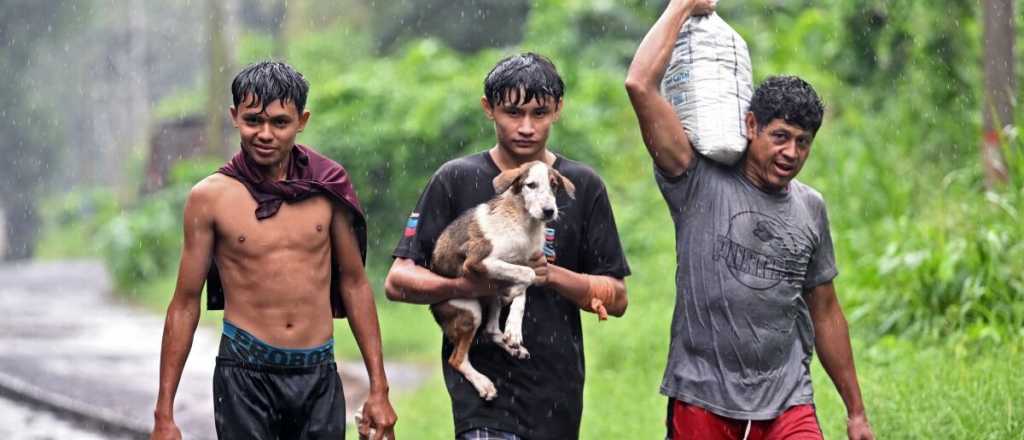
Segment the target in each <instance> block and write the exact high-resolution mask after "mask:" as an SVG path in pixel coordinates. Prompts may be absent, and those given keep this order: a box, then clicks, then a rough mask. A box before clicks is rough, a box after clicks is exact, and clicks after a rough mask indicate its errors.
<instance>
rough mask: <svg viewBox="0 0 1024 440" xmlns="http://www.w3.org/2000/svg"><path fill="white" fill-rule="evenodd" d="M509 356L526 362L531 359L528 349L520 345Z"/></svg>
mask: <svg viewBox="0 0 1024 440" xmlns="http://www.w3.org/2000/svg"><path fill="white" fill-rule="evenodd" d="M509 354H511V355H512V357H514V358H516V359H520V360H526V359H529V358H530V352H529V351H526V347H523V346H522V345H520V346H519V347H518V348H514V349H512V351H511V352H510V353H509Z"/></svg>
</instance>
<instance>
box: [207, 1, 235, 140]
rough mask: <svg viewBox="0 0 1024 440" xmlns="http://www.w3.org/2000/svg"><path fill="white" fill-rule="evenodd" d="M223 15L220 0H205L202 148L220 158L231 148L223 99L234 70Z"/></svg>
mask: <svg viewBox="0 0 1024 440" xmlns="http://www.w3.org/2000/svg"><path fill="white" fill-rule="evenodd" d="M226 15H227V14H225V11H224V4H223V3H222V2H221V1H220V0H206V34H207V37H208V41H207V50H206V52H207V62H208V65H207V78H206V79H207V83H206V85H207V89H206V147H207V151H209V153H210V154H211V155H213V156H222V157H228V156H229V155H230V154H231V153H232V152H234V150H235V146H233V145H232V146H229V145H227V141H226V139H225V136H224V122H225V118H226V117H227V116H226V114H227V105H225V103H227V102H230V101H229V100H228V99H226V97H227V96H229V94H230V87H231V85H230V84H229V81H230V80H229V75H231V74H232V73H234V72H233V71H234V68H233V66H232V62H231V59H230V55H229V52H228V43H227V35H226V32H225V25H226V24H227V19H226Z"/></svg>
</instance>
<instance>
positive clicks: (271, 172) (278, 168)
mask: <svg viewBox="0 0 1024 440" xmlns="http://www.w3.org/2000/svg"><path fill="white" fill-rule="evenodd" d="M291 160H292V156H291V155H290V154H289V155H287V156H285V158H284V160H282V161H281V162H279V163H276V164H273V165H269V166H260V165H257V166H256V170H257V171H258V172H259V173H260V176H263V178H264V179H265V180H267V181H270V182H278V181H281V180H285V179H287V178H288V165H289V164H291Z"/></svg>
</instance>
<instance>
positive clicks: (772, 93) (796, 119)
mask: <svg viewBox="0 0 1024 440" xmlns="http://www.w3.org/2000/svg"><path fill="white" fill-rule="evenodd" d="M750 111H751V112H753V113H754V119H755V120H757V126H758V127H759V128H758V129H759V130H760V129H762V128H764V127H765V126H767V125H768V124H770V123H771V122H772V121H774V120H775V119H782V120H783V121H786V123H787V124H791V125H795V126H797V127H800V128H802V129H804V130H807V131H809V132H811V134H812V135H814V134H817V133H818V128H820V127H821V120H822V117H823V116H824V113H825V105H824V104H822V102H821V98H819V97H818V94H817V93H816V92H815V91H814V88H813V87H811V85H810V84H808V83H807V81H804V80H802V79H800V78H798V77H796V76H771V77H768V78H767V79H765V80H764V82H762V83H761V85H759V86H758V87H757V90H754V96H753V98H751V99H750Z"/></svg>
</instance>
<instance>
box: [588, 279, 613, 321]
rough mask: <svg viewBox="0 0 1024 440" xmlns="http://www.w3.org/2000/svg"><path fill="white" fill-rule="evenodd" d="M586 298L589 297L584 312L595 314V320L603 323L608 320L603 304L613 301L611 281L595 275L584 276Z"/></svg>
mask: <svg viewBox="0 0 1024 440" xmlns="http://www.w3.org/2000/svg"><path fill="white" fill-rule="evenodd" d="M586 277H587V284H588V285H587V296H589V297H590V299H589V301H588V304H587V307H586V308H585V310H587V311H589V312H593V313H597V319H599V320H601V321H604V320H607V319H608V310H607V309H605V306H604V305H605V304H607V303H611V302H612V301H613V300H614V299H615V285H614V284H612V282H611V280H609V279H607V278H605V277H602V276H597V275H586Z"/></svg>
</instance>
